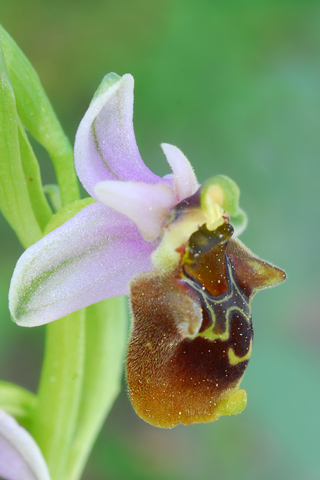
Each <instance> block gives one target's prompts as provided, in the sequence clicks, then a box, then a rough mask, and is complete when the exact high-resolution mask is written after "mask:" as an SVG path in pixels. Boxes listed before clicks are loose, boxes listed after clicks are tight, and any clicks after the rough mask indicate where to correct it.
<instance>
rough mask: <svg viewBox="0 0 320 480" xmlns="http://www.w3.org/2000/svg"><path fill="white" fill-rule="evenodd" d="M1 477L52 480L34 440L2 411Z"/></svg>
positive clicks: (0, 418) (0, 442)
mask: <svg viewBox="0 0 320 480" xmlns="http://www.w3.org/2000/svg"><path fill="white" fill-rule="evenodd" d="M0 477H1V478H3V479H5V480H50V475H49V471H48V467H47V465H46V462H45V460H44V458H43V456H42V453H41V451H40V448H39V447H38V445H37V444H36V442H35V441H34V439H33V438H32V437H31V435H30V434H29V433H28V432H27V431H26V430H25V429H24V428H22V427H21V426H20V425H19V424H18V423H17V422H16V420H15V419H14V418H12V417H11V416H10V415H8V414H7V413H6V412H4V411H3V410H0Z"/></svg>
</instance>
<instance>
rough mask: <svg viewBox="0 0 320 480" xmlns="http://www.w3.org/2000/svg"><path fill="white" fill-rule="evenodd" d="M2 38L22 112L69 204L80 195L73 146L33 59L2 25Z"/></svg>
mask: <svg viewBox="0 0 320 480" xmlns="http://www.w3.org/2000/svg"><path fill="white" fill-rule="evenodd" d="M0 38H1V42H2V48H3V52H4V56H5V59H6V64H7V68H8V75H9V78H10V82H11V85H12V88H13V91H14V94H15V97H16V101H17V111H18V114H19V116H20V118H21V120H22V123H23V124H24V126H25V127H26V128H27V129H28V130H29V131H30V133H31V135H32V136H33V137H34V138H35V139H36V140H37V141H38V142H39V143H40V144H41V145H43V147H44V148H45V149H46V150H47V151H48V153H49V155H50V157H51V159H52V162H53V164H54V167H55V171H56V175H57V180H58V184H59V187H60V190H61V198H62V202H63V204H64V205H66V204H68V203H70V202H72V201H74V200H77V199H78V198H79V187H78V181H77V177H76V174H75V170H74V165H73V151H72V147H71V145H70V142H69V140H68V139H67V137H66V135H65V134H64V132H63V130H62V127H61V125H60V123H59V121H58V119H57V117H56V114H55V112H54V110H53V108H52V106H51V104H50V102H49V99H48V97H47V95H46V93H45V91H44V89H43V87H42V85H41V82H40V80H39V77H38V75H37V73H36V72H35V70H34V68H33V67H32V65H31V64H30V62H29V60H28V59H27V58H26V57H25V55H24V54H23V53H22V51H21V50H20V48H19V47H18V45H17V44H16V43H15V42H14V40H13V39H12V38H11V37H10V35H9V34H8V33H7V32H6V31H5V30H4V28H3V27H1V26H0Z"/></svg>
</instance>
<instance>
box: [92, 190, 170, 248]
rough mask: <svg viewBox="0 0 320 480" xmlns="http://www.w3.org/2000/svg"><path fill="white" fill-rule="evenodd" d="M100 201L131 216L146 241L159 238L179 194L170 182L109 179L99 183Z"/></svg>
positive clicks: (97, 192) (98, 193) (97, 193)
mask: <svg viewBox="0 0 320 480" xmlns="http://www.w3.org/2000/svg"><path fill="white" fill-rule="evenodd" d="M95 193H96V196H97V198H98V200H99V201H100V202H102V203H104V204H105V205H107V206H108V207H111V208H114V209H115V210H116V211H117V212H119V213H122V214H123V215H126V216H127V217H129V218H130V219H131V220H132V221H133V222H134V223H135V224H136V225H137V227H138V229H139V231H140V232H141V235H142V237H143V238H144V240H146V241H148V242H150V241H153V240H155V239H156V238H157V237H158V236H159V235H160V233H161V230H162V227H163V225H164V222H165V220H166V218H167V215H168V212H169V210H170V208H172V207H173V205H174V204H175V194H174V191H173V189H172V187H170V185H168V184H166V183H156V184H149V183H142V182H116V181H106V182H101V183H98V185H96V188H95Z"/></svg>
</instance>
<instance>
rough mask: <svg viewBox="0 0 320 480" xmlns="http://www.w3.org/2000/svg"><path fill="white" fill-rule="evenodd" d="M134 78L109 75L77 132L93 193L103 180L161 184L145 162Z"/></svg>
mask: <svg viewBox="0 0 320 480" xmlns="http://www.w3.org/2000/svg"><path fill="white" fill-rule="evenodd" d="M132 116H133V77H132V76H131V75H129V74H127V75H124V76H123V77H119V76H118V75H116V74H115V73H111V74H109V75H106V77H105V78H104V79H103V81H102V84H101V85H100V87H99V89H98V92H97V94H96V96H95V97H94V99H93V100H92V102H91V104H90V106H89V109H88V110H87V112H86V114H85V116H84V117H83V119H82V121H81V123H80V126H79V128H78V131H77V135H76V141H75V147H74V155H75V165H76V170H77V173H78V176H79V178H80V180H81V182H82V184H83V186H84V188H85V189H86V190H87V191H88V192H89V194H90V195H91V196H93V197H94V186H95V185H96V184H97V183H98V182H102V181H103V180H134V181H138V182H148V183H158V182H162V180H161V178H160V177H158V176H157V175H155V174H154V173H152V172H151V171H150V170H149V169H148V168H147V167H146V166H145V164H144V163H143V160H142V159H141V157H140V153H139V150H138V147H137V144H136V140H135V136H134V130H133V123H132Z"/></svg>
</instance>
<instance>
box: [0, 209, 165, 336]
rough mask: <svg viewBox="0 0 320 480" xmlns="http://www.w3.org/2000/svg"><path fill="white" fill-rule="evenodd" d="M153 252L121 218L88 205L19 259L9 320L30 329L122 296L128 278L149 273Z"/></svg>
mask: <svg viewBox="0 0 320 480" xmlns="http://www.w3.org/2000/svg"><path fill="white" fill-rule="evenodd" d="M156 246H157V245H156V244H155V243H149V242H145V241H144V240H143V239H142V238H141V235H140V233H139V230H138V229H137V227H136V226H135V224H134V223H133V222H132V221H131V220H129V219H128V218H127V217H124V216H123V215H120V214H119V213H117V212H115V211H114V210H111V209H109V208H108V207H106V206H104V205H102V204H99V203H93V204H91V205H88V206H87V207H85V208H84V209H83V210H82V211H81V212H79V213H78V214H77V215H75V216H74V217H73V218H72V219H71V220H69V221H67V222H66V223H64V224H63V225H62V226H61V227H59V228H57V229H56V230H54V231H53V232H51V233H50V234H49V235H46V236H45V237H44V238H43V239H42V240H40V241H39V242H37V243H36V244H34V245H32V246H31V247H30V248H28V249H27V250H26V251H25V253H24V254H23V255H22V256H21V257H20V259H19V261H18V263H17V266H16V268H15V271H14V273H13V277H12V280H11V286H10V292H9V307H10V311H11V314H12V316H13V318H14V320H15V321H16V322H17V323H18V324H19V325H23V326H28V327H31V326H35V325H42V324H45V323H48V322H51V321H53V320H56V319H58V318H61V317H63V316H65V315H67V314H69V313H71V312H74V311H76V310H79V309H80V308H84V307H86V306H88V305H91V304H92V303H96V302H99V301H101V300H103V299H106V298H110V297H116V296H119V295H125V294H127V293H128V282H129V280H130V278H131V277H132V276H133V275H135V274H137V273H139V272H142V271H146V270H150V269H151V268H152V264H151V261H150V254H151V253H152V251H153V250H154V248H155V247H156Z"/></svg>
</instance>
